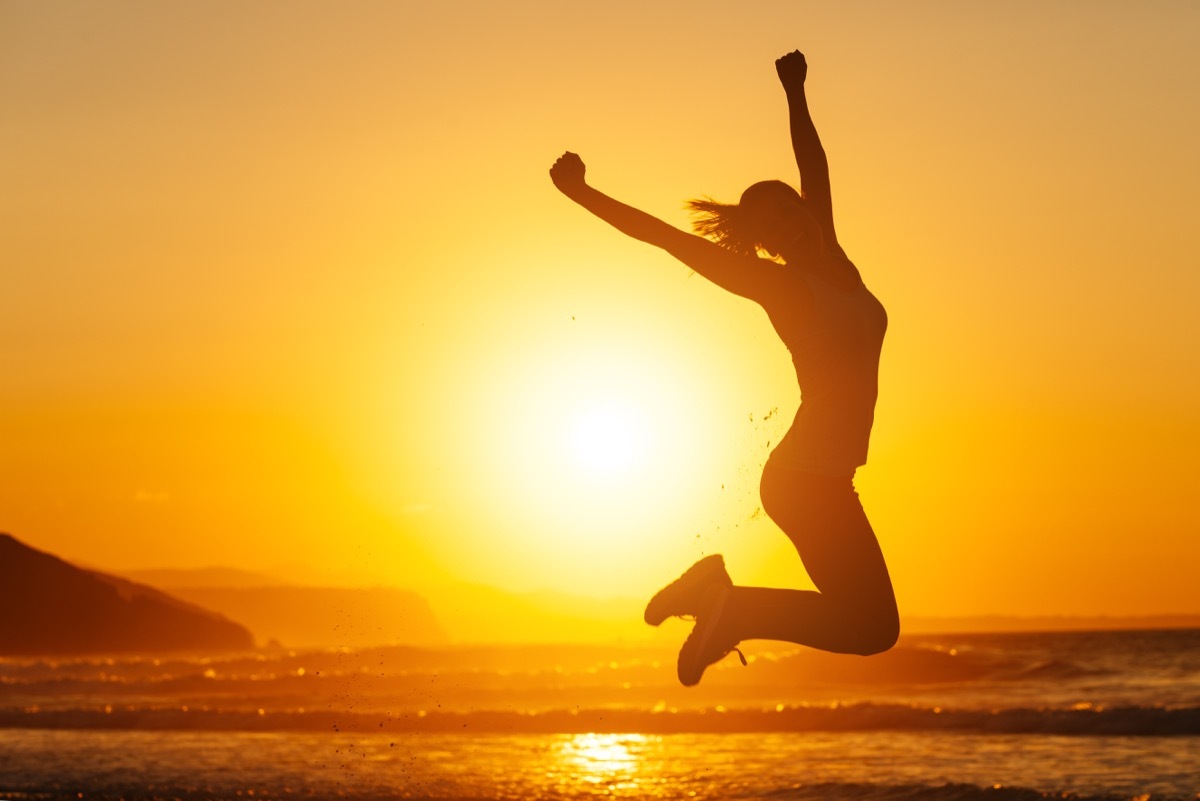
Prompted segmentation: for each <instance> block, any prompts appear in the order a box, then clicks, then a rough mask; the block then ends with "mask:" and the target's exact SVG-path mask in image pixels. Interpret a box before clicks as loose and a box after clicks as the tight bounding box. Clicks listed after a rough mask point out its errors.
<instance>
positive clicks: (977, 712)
mask: <svg viewBox="0 0 1200 801" xmlns="http://www.w3.org/2000/svg"><path fill="white" fill-rule="evenodd" d="M754 645H755V644H752V645H751V647H750V648H749V649H747V651H748V654H747V655H748V656H749V657H751V664H750V665H749V667H746V668H743V667H742V666H741V665H739V664H738V663H737V661H736V660H735V659H729V660H726V661H725V662H723V663H721V664H720V665H717V666H715V667H714V668H710V670H709V672H708V673H707V674H706V675H705V678H704V681H703V682H702V683H701V685H700V687H697V688H693V689H684V688H680V687H678V686H677V684H676V683H675V682H674V675H673V674H674V671H673V665H672V663H671V654H670V653H667V652H663V651H660V650H656V649H654V648H650V647H635V646H627V647H622V648H612V647H609V648H598V647H597V648H593V647H576V646H536V647H527V648H517V647H504V648H501V647H493V648H450V649H440V650H426V649H415V648H381V649H373V650H363V651H348V650H332V651H309V652H290V651H275V652H263V653H258V654H253V655H243V656H239V657H229V658H222V659H174V660H162V659H158V660H153V659H135V658H126V659H119V658H114V659H106V660H97V659H89V660H5V661H3V662H0V798H45V799H58V798H79V797H84V798H130V799H133V798H185V799H211V798H339V797H340V798H353V799H374V798H441V799H451V798H472V799H483V798H496V799H518V798H522V799H523V798H562V799H582V798H599V797H612V798H759V797H770V798H779V799H793V798H794V799H809V798H812V799H818V798H819V799H837V798H847V799H849V798H853V799H872V800H873V801H888V800H889V799H931V801H932V800H938V801H940V800H941V799H974V798H980V799H982V798H987V799H995V801H1006V799H1009V798H1013V799H1016V798H1021V799H1025V798H1037V797H1039V796H1050V795H1054V796H1059V795H1061V794H1063V793H1070V794H1075V795H1078V796H1085V797H1096V798H1113V799H1117V798H1119V799H1132V798H1137V797H1142V796H1146V795H1151V796H1152V797H1155V798H1163V799H1167V798H1170V799H1185V798H1187V799H1194V798H1197V797H1200V796H1198V794H1200V632H1198V631H1180V630H1176V631H1146V632H1098V633H1071V634H1061V633H1058V634H1056V633H1039V634H991V635H956V636H924V637H909V638H905V639H903V640H902V641H901V643H900V645H898V646H897V648H895V649H893V651H892V652H890V653H888V654H885V655H881V656H879V657H872V658H869V659H862V658H858V657H838V656H832V655H827V654H818V653H815V652H812V651H807V650H803V649H799V650H795V649H794V650H787V651H772V650H769V649H767V648H756V647H754ZM81 794H82V795H81Z"/></svg>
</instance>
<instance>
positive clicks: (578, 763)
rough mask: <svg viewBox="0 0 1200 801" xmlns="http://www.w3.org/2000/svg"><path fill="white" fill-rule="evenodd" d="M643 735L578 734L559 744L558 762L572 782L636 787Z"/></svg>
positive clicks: (611, 788)
mask: <svg viewBox="0 0 1200 801" xmlns="http://www.w3.org/2000/svg"><path fill="white" fill-rule="evenodd" d="M650 739H652V738H650V737H648V736H646V735H644V734H577V735H575V736H573V737H569V738H567V739H565V740H564V741H563V742H562V743H561V744H560V746H559V753H558V762H559V764H560V765H561V767H562V769H563V771H564V773H566V774H567V775H568V776H570V777H571V780H572V782H573V783H577V784H585V785H591V786H593V787H601V786H603V787H607V788H608V790H609V791H610V792H611V791H614V790H621V791H629V790H635V789H637V788H638V787H639V786H640V785H641V784H642V783H643V780H644V779H646V778H648V777H646V776H644V775H643V774H644V770H643V769H644V768H645V765H643V761H644V760H643V755H644V751H645V748H646V745H647V741H648V740H650Z"/></svg>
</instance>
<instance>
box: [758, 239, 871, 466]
mask: <svg viewBox="0 0 1200 801" xmlns="http://www.w3.org/2000/svg"><path fill="white" fill-rule="evenodd" d="M847 261H848V260H847ZM847 266H850V267H852V265H849V264H848V265H847ZM855 274H857V270H855ZM796 282H803V284H804V285H806V286H807V290H808V292H809V293H810V294H811V297H812V304H811V306H809V304H807V303H804V302H802V300H801V299H800V297H799V293H801V292H803V291H804V290H805V286H802V285H801V284H799V283H796ZM778 289H779V290H780V291H777V292H775V293H772V296H771V297H770V298H764V299H762V300H760V303H761V305H762V306H763V308H764V309H765V310H766V312H767V315H768V317H770V319H771V324H772V325H773V326H774V327H775V331H776V332H777V333H778V334H779V336H780V338H781V339H782V340H783V343H784V344H785V345H786V346H787V349H788V351H789V352H790V353H791V355H792V364H793V366H794V367H795V369H796V380H797V381H798V382H799V384H800V408H799V409H798V410H797V411H796V418H795V420H794V421H793V422H792V427H791V429H790V430H789V431H788V433H787V435H786V436H784V438H783V440H782V441H780V443H779V445H778V446H777V447H776V448H775V450H774V451H773V452H772V454H771V462H772V463H773V464H778V465H780V466H784V467H787V468H790V469H793V470H802V471H805V472H810V473H821V474H824V475H836V476H842V475H851V474H853V473H854V471H855V469H856V468H858V467H859V466H861V465H864V464H866V463H867V446H868V443H869V441H870V437H871V425H872V423H873V422H874V420H875V399H876V397H877V396H878V394H879V353H880V350H881V349H882V347H883V337H884V333H885V332H886V331H887V322H888V321H887V312H886V311H884V308H883V304H881V303H880V302H879V301H878V300H877V299H876V298H875V296H874V295H872V294H871V292H870V291H869V290H868V289H867V287H866V286H865V285H864V284H863V283H862V281H861V280H857V279H856V280H855V281H854V284H853V285H852V286H851V285H848V283H835V282H833V281H831V280H829V278H828V277H826V276H825V275H823V274H820V273H818V272H815V271H812V270H807V269H796V270H788V271H787V278H786V279H785V280H784V281H783V282H782V284H781V285H779V287H778ZM806 307H807V308H806Z"/></svg>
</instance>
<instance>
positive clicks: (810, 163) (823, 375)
mask: <svg viewBox="0 0 1200 801" xmlns="http://www.w3.org/2000/svg"><path fill="white" fill-rule="evenodd" d="M775 68H776V71H777V72H778V74H779V79H780V81H781V82H782V84H783V88H784V91H785V93H786V95H787V99H788V109H789V117H790V125H791V136H792V148H793V150H794V151H795V154H796V163H797V165H798V166H799V168H800V176H801V180H802V185H803V190H804V192H803V194H801V193H799V192H797V191H796V190H795V189H793V188H792V187H791V186H789V185H788V184H786V183H783V182H782V181H762V182H760V183H756V184H754V185H753V186H751V187H750V188H748V189H747V190H746V191H745V192H743V193H742V196H741V199H740V200H739V201H738V202H737V203H736V204H724V203H718V202H715V201H712V200H693V201H691V202H690V203H689V204H688V205H689V206H690V208H691V209H692V211H693V212H694V213H695V214H696V217H697V219H696V221H695V223H694V228H695V230H696V231H697V234H701V235H696V234H689V233H687V232H685V231H681V230H679V229H678V228H675V227H674V226H672V225H669V224H668V223H665V222H663V221H662V220H659V219H657V218H655V217H652V216H650V215H649V214H646V213H644V212H642V211H639V210H637V209H635V208H632V207H630V206H627V205H625V204H623V203H621V202H619V201H617V200H614V199H613V198H610V197H608V196H607V195H604V194H603V193H601V192H599V191H597V190H596V189H594V188H592V187H591V186H589V185H588V184H587V183H586V181H585V177H584V176H585V168H584V164H583V161H582V160H580V158H579V156H577V155H575V154H574V153H564V154H563V155H562V156H561V157H560V158H559V159H558V160H557V161H556V162H555V163H554V166H553V167H552V168H551V169H550V177H551V179H552V180H553V181H554V185H555V186H557V187H558V189H559V190H560V191H562V193H563V194H565V195H566V196H567V197H569V198H570V199H571V200H574V201H575V202H576V203H578V204H580V205H581V206H583V207H584V208H585V209H587V210H588V211H590V212H592V213H593V214H595V215H596V216H598V217H600V218H601V219H602V220H604V221H605V222H608V223H609V224H611V225H612V226H614V227H615V228H617V229H618V230H620V231H622V232H623V233H625V234H628V235H629V236H632V237H634V238H635V239H639V240H641V241H643V242H647V243H649V244H652V245H656V246H658V247H660V248H663V249H664V250H666V251H667V252H668V253H670V254H671V255H673V256H675V257H676V258H677V259H679V260H680V261H682V262H683V263H684V264H686V265H687V266H689V267H691V268H692V269H693V270H695V271H696V272H698V273H700V274H701V275H703V276H704V277H705V278H708V279H709V280H710V281H712V282H713V283H715V284H717V285H718V286H721V287H723V288H725V289H727V290H729V291H730V292H733V293H735V294H737V295H741V296H742V297H745V298H749V299H750V300H753V301H755V302H757V303H758V304H759V305H760V306H762V308H763V309H764V310H765V311H766V313H767V316H768V317H769V318H770V320H771V323H772V325H774V327H775V331H776V332H777V333H778V334H779V336H780V338H781V339H782V340H783V342H784V344H785V345H787V347H788V350H789V351H790V352H791V355H792V362H793V364H794V366H795V369H796V378H797V380H798V382H799V384H800V390H801V401H802V402H801V405H800V408H799V410H798V411H797V413H796V418H795V421H794V422H793V423H792V427H791V429H790V430H789V431H788V433H787V435H786V436H785V437H784V438H783V439H782V441H780V443H779V445H778V446H777V447H776V448H775V449H774V450H773V451H772V453H771V455H770V458H769V459H768V460H767V463H766V466H765V468H764V469H763V475H762V481H761V484H760V487H759V491H760V496H761V498H762V505H763V509H764V510H765V511H766V512H767V514H768V515H770V517H771V519H772V520H774V521H775V523H776V524H777V525H778V526H779V527H780V528H781V529H782V530H783V532H784V533H785V534H787V536H788V538H789V539H791V541H792V543H793V544H794V545H795V547H796V551H797V552H798V553H799V555H800V559H801V561H802V562H803V563H804V567H805V569H806V570H807V571H808V574H809V577H810V578H811V579H812V582H813V584H814V585H815V586H816V588H817V592H810V591H802V590H786V589H772V588H766V587H741V586H734V585H733V582H732V581H731V580H730V578H729V575H728V573H726V571H725V564H724V561H723V559H722V558H721V556H720V555H719V554H714V555H712V556H708V557H706V558H704V559H701V560H700V561H699V562H697V563H696V564H694V565H692V567H691V568H689V569H688V570H687V572H685V573H684V574H683V575H682V576H680V577H679V578H678V579H676V580H675V581H674V582H672V583H671V584H669V585H667V586H666V587H665V588H663V589H662V590H660V591H659V592H658V593H657V594H656V595H655V596H654V597H653V598H652V599H651V600H650V603H649V605H647V607H646V614H645V617H646V622H647V623H649V624H651V625H655V626H657V625H659V624H660V623H662V622H663V621H664V620H666V619H667V618H668V617H672V616H679V617H692V618H694V619H695V621H696V623H695V626H694V628H693V629H692V632H691V634H690V635H689V636H688V638H687V640H686V642H684V644H683V647H682V648H681V649H680V652H679V664H678V671H679V680H680V681H681V682H682V683H683V684H685V685H688V686H691V685H694V684H696V683H698V682H699V681H700V678H701V676H702V675H703V674H704V670H705V668H707V667H708V666H709V665H711V664H713V663H715V662H717V661H718V660H720V659H721V658H722V657H724V656H725V655H727V654H728V653H730V652H731V651H737V645H738V644H739V643H740V642H742V641H743V640H750V639H770V640H783V641H787V642H793V643H799V644H801V645H807V646H810V647H813V648H819V649H822V650H825V651H834V652H838V653H851V654H863V655H867V654H874V653H879V652H881V651H886V650H887V649H888V648H890V647H891V646H892V645H893V644H894V643H895V642H896V638H897V636H898V635H899V630H900V626H899V619H898V616H897V612H896V600H895V596H894V594H893V592H892V584H891V579H890V578H889V576H888V571H887V566H886V564H885V563H884V560H883V554H882V552H881V551H880V549H879V543H878V541H877V540H876V539H875V532H874V531H873V530H872V529H871V524H870V523H869V522H868V521H867V517H866V514H865V513H864V512H863V508H862V504H861V503H860V502H859V499H858V494H857V493H856V492H855V490H854V472H855V470H856V468H858V467H859V466H860V465H863V464H866V461H867V443H868V439H869V437H870V433H871V424H872V422H873V418H874V412H875V398H876V395H877V393H878V372H879V352H880V348H881V346H882V344H883V336H884V331H885V330H886V328H887V314H886V313H885V312H884V309H883V306H882V305H881V304H880V303H879V301H878V300H876V299H875V296H874V295H872V294H871V293H870V292H869V291H868V290H867V288H866V286H864V285H863V282H862V278H861V277H860V276H859V272H858V269H857V268H856V267H855V266H854V264H853V263H851V261H850V259H848V258H847V257H846V254H845V252H844V251H843V250H842V248H841V245H839V244H838V241H837V235H836V234H835V232H834V227H833V207H832V202H831V199H830V192H829V165H828V162H827V161H826V158H825V151H824V149H823V148H822V146H821V140H820V138H819V137H818V136H817V130H816V127H815V126H814V125H813V121H812V117H811V116H810V114H809V111H808V100H807V98H806V96H805V93H804V83H805V80H806V78H807V75H808V65H807V62H806V61H805V59H804V56H803V54H801V53H800V52H799V51H793V52H791V53H788V54H787V55H785V56H783V57H782V58H780V59H779V60H777V61H776V62H775ZM706 237H707V238H706ZM759 253H765V254H766V255H767V256H770V257H771V258H769V259H767V258H762V257H761V256H760V255H758V254H759ZM738 656H739V657H741V652H740V651H738ZM742 661H743V662H745V659H744V657H743V659H742Z"/></svg>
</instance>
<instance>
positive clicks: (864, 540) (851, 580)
mask: <svg viewBox="0 0 1200 801" xmlns="http://www.w3.org/2000/svg"><path fill="white" fill-rule="evenodd" d="M761 494H762V502H763V509H764V510H765V511H766V512H767V514H768V515H770V517H771V519H772V520H774V521H775V523H776V524H777V525H778V526H779V527H780V528H781V529H783V532H784V533H785V534H786V535H787V536H788V538H789V539H790V540H791V541H792V543H793V544H794V545H795V546H796V552H797V553H798V554H799V555H800V559H801V561H802V562H803V563H804V569H805V570H807V571H808V575H809V578H811V579H812V582H813V584H814V585H815V586H816V588H817V589H818V590H820V591H821V593H822V594H823V595H825V596H827V597H828V598H829V599H830V600H835V599H836V600H838V601H841V602H846V603H853V604H854V605H855V606H858V605H860V604H865V605H869V606H871V607H878V605H880V604H884V605H889V606H892V607H894V605H895V599H894V597H893V594H892V584H891V579H890V578H889V576H888V571H887V565H886V564H885V562H884V559H883V553H882V552H881V551H880V548H879V541H878V540H877V539H876V538H875V532H874V530H873V529H872V528H871V523H870V521H868V520H867V515H866V513H865V512H864V511H863V508H862V503H861V502H860V501H859V499H858V493H857V492H855V490H854V479H853V476H837V477H834V476H823V475H817V474H813V473H805V472H801V471H796V470H788V469H786V468H779V467H773V466H772V465H770V464H769V463H768V465H767V469H766V470H765V471H764V472H763V480H762V487H761Z"/></svg>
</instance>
